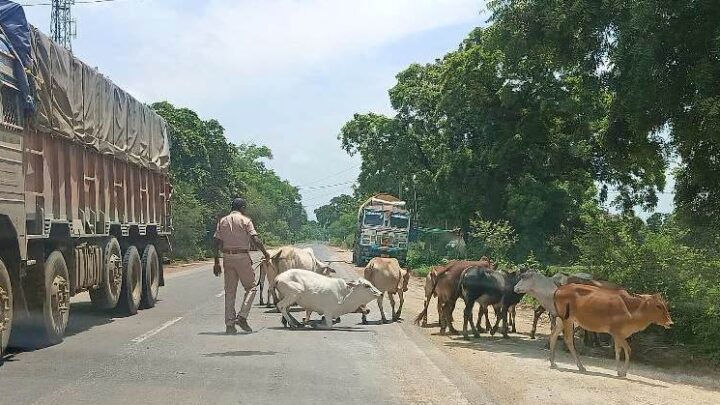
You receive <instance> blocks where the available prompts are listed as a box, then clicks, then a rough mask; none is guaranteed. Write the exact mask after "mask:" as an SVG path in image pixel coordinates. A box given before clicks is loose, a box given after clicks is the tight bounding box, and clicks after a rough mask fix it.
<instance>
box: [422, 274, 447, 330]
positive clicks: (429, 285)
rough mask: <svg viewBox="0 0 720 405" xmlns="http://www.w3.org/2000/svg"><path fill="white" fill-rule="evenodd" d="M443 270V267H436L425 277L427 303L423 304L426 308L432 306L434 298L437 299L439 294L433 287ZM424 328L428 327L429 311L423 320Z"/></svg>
mask: <svg viewBox="0 0 720 405" xmlns="http://www.w3.org/2000/svg"><path fill="white" fill-rule="evenodd" d="M443 269H444V267H443V266H434V267H433V268H432V269H430V272H428V274H427V276H425V302H424V303H423V304H424V305H425V306H426V307H427V306H428V305H430V300H431V299H432V297H437V292H436V291H433V285H434V284H435V279H436V278H437V275H438V273H439V272H441V271H443ZM422 326H423V327H425V326H427V311H426V312H425V316H423V318H422Z"/></svg>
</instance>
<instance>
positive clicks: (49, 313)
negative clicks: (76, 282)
mask: <svg viewBox="0 0 720 405" xmlns="http://www.w3.org/2000/svg"><path fill="white" fill-rule="evenodd" d="M44 271H45V278H44V280H45V286H44V289H43V291H42V293H43V295H44V296H43V297H42V298H43V303H42V312H40V311H38V312H40V313H38V314H37V317H36V318H35V322H34V323H35V326H36V327H37V328H38V329H39V334H38V337H39V340H40V342H39V343H40V344H41V345H55V344H58V343H60V342H62V340H63V335H64V334H65V328H66V327H67V324H68V319H69V318H70V277H69V276H68V268H67V263H65V258H64V257H63V255H62V253H60V251H58V250H55V251H53V252H52V253H50V256H48V258H47V259H45V268H44ZM38 317H39V318H38Z"/></svg>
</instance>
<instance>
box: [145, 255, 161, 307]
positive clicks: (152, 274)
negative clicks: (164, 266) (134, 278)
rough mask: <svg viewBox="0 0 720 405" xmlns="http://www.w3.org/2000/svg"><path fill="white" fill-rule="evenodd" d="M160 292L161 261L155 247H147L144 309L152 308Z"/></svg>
mask: <svg viewBox="0 0 720 405" xmlns="http://www.w3.org/2000/svg"><path fill="white" fill-rule="evenodd" d="M159 292H160V260H159V258H158V254H157V250H155V246H153V245H147V246H146V247H145V252H143V256H142V308H152V307H154V306H155V303H156V302H157V297H158V293H159Z"/></svg>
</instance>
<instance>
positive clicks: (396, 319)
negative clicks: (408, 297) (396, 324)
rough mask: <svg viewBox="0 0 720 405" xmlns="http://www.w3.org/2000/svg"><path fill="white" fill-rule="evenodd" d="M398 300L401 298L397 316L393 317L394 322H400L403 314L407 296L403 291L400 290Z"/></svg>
mask: <svg viewBox="0 0 720 405" xmlns="http://www.w3.org/2000/svg"><path fill="white" fill-rule="evenodd" d="M398 298H400V304H399V305H398V310H397V314H395V316H394V317H393V320H395V321H399V320H400V313H401V312H402V307H403V304H404V303H405V295H404V293H403V290H402V289H400V290H398Z"/></svg>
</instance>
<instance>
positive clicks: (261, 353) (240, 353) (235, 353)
mask: <svg viewBox="0 0 720 405" xmlns="http://www.w3.org/2000/svg"><path fill="white" fill-rule="evenodd" d="M276 354H277V352H274V351H258V350H235V351H230V352H221V353H206V354H203V357H249V356H274V355H276Z"/></svg>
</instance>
